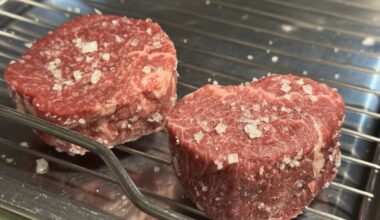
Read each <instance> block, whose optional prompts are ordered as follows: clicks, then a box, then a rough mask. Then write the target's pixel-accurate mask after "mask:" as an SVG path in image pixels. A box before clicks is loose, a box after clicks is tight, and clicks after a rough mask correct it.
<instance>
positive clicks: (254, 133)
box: [244, 124, 263, 139]
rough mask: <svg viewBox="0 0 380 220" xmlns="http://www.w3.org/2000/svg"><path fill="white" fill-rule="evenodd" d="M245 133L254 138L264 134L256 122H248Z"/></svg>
mask: <svg viewBox="0 0 380 220" xmlns="http://www.w3.org/2000/svg"><path fill="white" fill-rule="evenodd" d="M244 131H245V133H247V134H248V136H249V138H251V139H254V138H258V137H261V135H262V134H263V133H262V132H261V131H260V130H259V129H258V128H257V126H256V124H246V125H245V126H244Z"/></svg>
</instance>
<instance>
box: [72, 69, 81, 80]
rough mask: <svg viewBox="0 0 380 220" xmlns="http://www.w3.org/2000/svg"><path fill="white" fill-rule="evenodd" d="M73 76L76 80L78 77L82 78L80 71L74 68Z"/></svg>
mask: <svg viewBox="0 0 380 220" xmlns="http://www.w3.org/2000/svg"><path fill="white" fill-rule="evenodd" d="M73 76H74V79H75V80H76V81H78V80H80V79H81V78H82V72H81V71H79V70H75V71H74V72H73Z"/></svg>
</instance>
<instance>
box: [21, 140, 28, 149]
mask: <svg viewBox="0 0 380 220" xmlns="http://www.w3.org/2000/svg"><path fill="white" fill-rule="evenodd" d="M20 146H21V147H25V148H28V147H29V144H28V142H26V141H23V142H20Z"/></svg>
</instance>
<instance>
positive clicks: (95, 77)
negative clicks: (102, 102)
mask: <svg viewBox="0 0 380 220" xmlns="http://www.w3.org/2000/svg"><path fill="white" fill-rule="evenodd" d="M102 75H103V74H102V71H100V70H95V71H94V72H93V73H92V75H91V79H90V81H91V84H93V85H94V84H96V83H98V82H99V80H100V78H101V77H102Z"/></svg>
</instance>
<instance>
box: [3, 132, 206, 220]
mask: <svg viewBox="0 0 380 220" xmlns="http://www.w3.org/2000/svg"><path fill="white" fill-rule="evenodd" d="M0 143H2V144H4V146H9V147H12V148H15V149H17V150H19V151H22V152H24V153H27V154H30V155H33V156H35V157H38V158H44V159H46V160H47V161H49V162H52V163H55V164H58V165H60V166H62V167H66V168H69V169H72V170H75V171H78V172H81V173H85V174H88V175H91V176H94V177H97V178H100V179H103V180H106V181H109V182H112V183H114V184H117V185H120V183H119V182H118V181H117V180H116V179H115V178H114V177H112V176H109V175H105V174H103V173H100V172H97V171H94V170H90V169H87V168H85V167H83V166H79V165H77V164H75V163H72V162H69V161H66V160H62V159H59V158H56V157H54V156H51V155H48V154H45V153H41V152H39V151H37V150H34V149H31V148H25V147H20V146H19V145H18V144H17V143H14V142H12V141H9V140H7V139H4V138H0ZM138 189H139V190H140V191H141V192H142V193H143V194H144V195H146V196H149V197H151V198H154V199H157V200H159V201H162V202H166V203H167V204H169V205H173V206H175V207H178V208H181V209H182V210H185V211H189V212H191V213H193V214H196V215H199V216H202V217H207V216H206V215H205V214H204V213H203V212H201V211H200V210H198V209H195V208H192V207H190V206H188V205H184V204H182V203H179V202H178V201H176V200H173V199H170V198H167V197H164V196H161V195H159V194H155V193H152V192H149V191H146V190H145V189H142V188H140V187H138Z"/></svg>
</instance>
